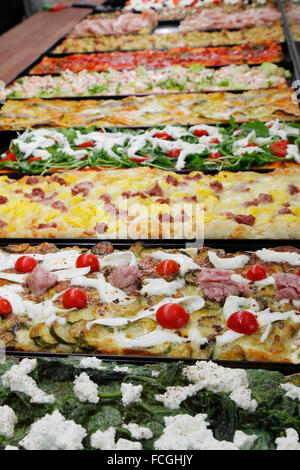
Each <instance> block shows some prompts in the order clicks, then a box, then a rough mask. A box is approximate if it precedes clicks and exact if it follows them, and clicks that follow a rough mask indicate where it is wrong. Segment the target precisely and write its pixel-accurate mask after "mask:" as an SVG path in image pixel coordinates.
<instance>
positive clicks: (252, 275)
mask: <svg viewBox="0 0 300 470" xmlns="http://www.w3.org/2000/svg"><path fill="white" fill-rule="evenodd" d="M266 277H267V271H266V270H265V268H264V267H263V266H261V265H260V264H254V265H253V266H251V268H249V269H248V271H247V279H249V281H261V280H262V279H266Z"/></svg>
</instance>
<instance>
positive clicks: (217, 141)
mask: <svg viewBox="0 0 300 470" xmlns="http://www.w3.org/2000/svg"><path fill="white" fill-rule="evenodd" d="M209 143H210V144H219V143H220V141H219V139H217V138H214V139H211V140H210V141H209Z"/></svg>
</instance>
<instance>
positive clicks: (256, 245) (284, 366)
mask: <svg viewBox="0 0 300 470" xmlns="http://www.w3.org/2000/svg"><path fill="white" fill-rule="evenodd" d="M46 241H47V242H50V243H54V244H55V245H56V246H57V247H58V248H64V247H67V246H68V247H70V246H79V247H80V248H91V247H92V246H93V245H94V244H95V243H97V242H99V241H110V242H111V243H112V245H113V246H114V247H115V248H116V249H126V248H129V247H130V246H131V245H132V244H133V243H135V242H136V241H142V242H143V243H145V244H146V245H147V246H149V247H152V248H158V247H159V246H162V247H163V248H177V249H180V248H185V246H186V244H187V242H186V241H184V240H181V241H179V242H178V241H176V240H99V239H96V240H95V239H87V240H84V239H53V238H51V239H34V240H31V239H5V238H3V239H0V247H5V246H7V245H8V244H17V243H30V244H31V245H38V244H40V243H42V242H46ZM287 244H288V245H289V246H293V247H295V248H299V249H300V240H288V241H287V240H211V239H207V240H205V241H204V246H207V247H211V248H223V249H225V250H226V251H227V252H233V251H234V252H237V251H255V250H257V249H260V248H262V247H265V248H272V247H275V246H284V245H287ZM198 246H199V245H198ZM6 354H7V355H10V356H15V357H31V358H34V357H47V358H51V359H55V358H57V359H59V358H64V357H70V356H77V357H78V356H81V357H82V356H83V357H87V356H92V357H93V356H95V357H98V358H101V359H103V360H105V361H117V362H120V363H133V364H154V363H159V362H178V361H180V362H183V363H186V364H194V363H195V362H196V361H197V360H198V359H195V358H194V359H191V358H176V357H174V358H173V357H172V358H168V357H163V356H162V357H158V356H142V355H124V356H119V355H102V354H99V353H98V354H97V353H96V352H95V353H91V352H87V353H68V354H63V353H52V352H46V351H45V352H23V351H15V350H10V349H7V350H6ZM201 360H206V359H201ZM208 360H209V359H208ZM214 362H216V363H217V364H220V365H222V366H224V367H232V368H243V369H267V370H276V371H279V372H281V373H283V374H285V375H289V374H293V373H299V372H300V364H293V363H281V362H256V361H255V362H254V361H229V360H214Z"/></svg>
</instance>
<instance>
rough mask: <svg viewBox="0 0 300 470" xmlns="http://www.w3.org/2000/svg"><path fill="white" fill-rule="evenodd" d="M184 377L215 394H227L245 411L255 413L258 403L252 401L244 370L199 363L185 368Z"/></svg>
mask: <svg viewBox="0 0 300 470" xmlns="http://www.w3.org/2000/svg"><path fill="white" fill-rule="evenodd" d="M182 375H183V376H184V377H187V379H188V380H190V381H191V382H193V383H195V384H197V385H198V387H199V390H200V389H201V388H202V389H206V390H209V391H211V392H215V393H219V392H221V393H226V394H228V395H229V397H230V398H231V400H233V401H234V402H235V403H236V405H237V406H239V407H240V408H242V409H243V410H248V411H255V410H256V408H257V401H256V400H254V399H251V390H250V389H249V388H248V379H247V373H246V371H245V370H243V369H229V368H226V367H222V366H219V365H217V364H215V363H214V362H212V361H209V362H206V361H198V362H196V364H195V365H194V366H188V367H185V368H184V369H183V371H182Z"/></svg>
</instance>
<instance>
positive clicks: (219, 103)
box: [0, 88, 300, 130]
mask: <svg viewBox="0 0 300 470" xmlns="http://www.w3.org/2000/svg"><path fill="white" fill-rule="evenodd" d="M232 116H233V118H234V120H235V122H237V123H239V122H248V121H252V120H261V121H264V122H266V121H269V120H271V119H276V118H278V119H280V120H284V121H293V120H296V121H298V120H300V109H299V104H298V102H297V99H295V93H294V91H293V90H292V89H290V88H280V89H269V90H253V91H246V92H243V93H228V92H217V93H183V94H181V93H179V94H173V95H172V94H170V95H151V96H145V97H136V96H130V97H128V98H123V99H120V100H98V101H96V100H77V101H75V100H42V99H39V98H33V99H29V100H24V101H18V100H7V101H6V103H5V104H4V105H3V106H2V108H1V111H0V129H1V130H23V129H26V128H27V127H36V126H39V127H41V126H44V127H49V126H50V127H73V126H83V127H89V126H91V125H95V126H97V127H114V126H124V127H131V126H162V125H167V124H181V125H195V124H203V123H206V124H210V123H212V124H213V123H228V122H229V121H230V120H231V119H232Z"/></svg>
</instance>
